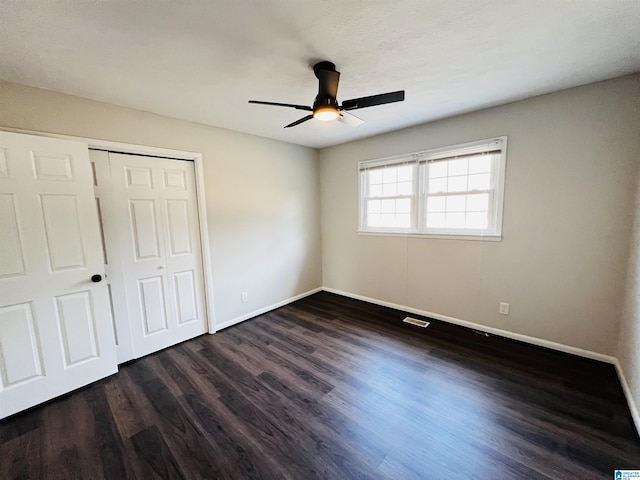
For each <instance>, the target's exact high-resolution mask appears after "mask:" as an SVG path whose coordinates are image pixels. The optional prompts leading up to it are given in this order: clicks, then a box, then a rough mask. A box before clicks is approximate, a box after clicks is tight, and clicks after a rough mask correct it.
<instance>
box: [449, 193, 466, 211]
mask: <svg viewBox="0 0 640 480" xmlns="http://www.w3.org/2000/svg"><path fill="white" fill-rule="evenodd" d="M465 199H466V195H451V196H450V197H447V212H464V211H465V209H466V202H465Z"/></svg>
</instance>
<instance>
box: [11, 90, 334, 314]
mask: <svg viewBox="0 0 640 480" xmlns="http://www.w3.org/2000/svg"><path fill="white" fill-rule="evenodd" d="M203 108H207V107H206V106H203ZM2 127H11V128H20V129H29V130H36V131H41V132H52V133H59V134H67V135H74V136H81V137H88V138H95V139H105V140H112V141H117V142H126V143H133V144H140V145H150V146H154V147H164V148H171V149H177V150H188V151H195V152H200V153H202V154H203V161H204V175H205V189H206V200H207V214H208V224H209V238H210V242H211V245H210V251H211V256H212V262H213V288H214V300H215V312H216V321H217V323H222V322H227V321H230V320H232V319H235V318H237V317H240V316H243V315H246V314H248V313H250V312H252V311H255V310H258V309H261V308H264V307H267V306H269V305H272V304H274V303H277V302H280V301H283V300H286V299H288V298H291V297H292V296H295V295H298V294H301V293H304V292H307V291H309V290H311V289H314V288H317V287H320V286H321V281H322V273H321V259H320V229H319V193H318V189H319V186H318V165H317V163H318V162H317V153H316V151H315V150H313V149H310V148H305V147H300V146H296V145H292V144H287V143H283V142H278V141H275V140H269V139H265V138H261V137H256V136H252V135H246V134H241V133H236V132H232V131H229V130H224V129H220V128H213V127H207V126H204V125H199V124H195V123H189V122H185V121H181V120H175V119H171V118H167V117H162V116H158V115H152V114H149V113H145V112H140V111H136V110H131V109H127V108H121V107H116V106H113V105H108V104H104V103H99V102H94V101H90V100H86V99H82V98H78V97H73V96H69V95H63V94H58V93H53V92H49V91H45V90H39V89H35V88H30V87H26V86H22V85H16V84H11V83H6V82H0V128H2ZM243 291H246V292H248V294H249V301H248V302H247V303H241V302H240V293H241V292H243Z"/></svg>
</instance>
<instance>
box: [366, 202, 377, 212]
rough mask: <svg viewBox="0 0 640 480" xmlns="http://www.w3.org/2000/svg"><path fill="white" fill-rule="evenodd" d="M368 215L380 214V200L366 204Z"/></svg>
mask: <svg viewBox="0 0 640 480" xmlns="http://www.w3.org/2000/svg"><path fill="white" fill-rule="evenodd" d="M367 212H368V213H380V200H369V201H368V202H367Z"/></svg>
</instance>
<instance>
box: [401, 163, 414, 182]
mask: <svg viewBox="0 0 640 480" xmlns="http://www.w3.org/2000/svg"><path fill="white" fill-rule="evenodd" d="M412 179H413V166H411V165H403V166H402V167H398V181H399V182H410V181H411V180H412Z"/></svg>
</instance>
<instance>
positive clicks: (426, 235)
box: [357, 230, 502, 242]
mask: <svg viewBox="0 0 640 480" xmlns="http://www.w3.org/2000/svg"><path fill="white" fill-rule="evenodd" d="M357 233H358V235H364V236H370V237H407V238H436V239H440V240H473V241H484V242H501V241H502V235H474V234H470V235H457V234H451V233H443V234H437V233H411V232H372V231H370V230H358V232H357Z"/></svg>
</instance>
